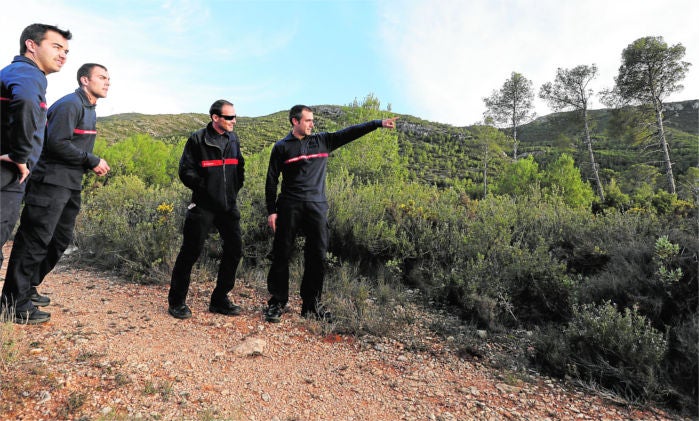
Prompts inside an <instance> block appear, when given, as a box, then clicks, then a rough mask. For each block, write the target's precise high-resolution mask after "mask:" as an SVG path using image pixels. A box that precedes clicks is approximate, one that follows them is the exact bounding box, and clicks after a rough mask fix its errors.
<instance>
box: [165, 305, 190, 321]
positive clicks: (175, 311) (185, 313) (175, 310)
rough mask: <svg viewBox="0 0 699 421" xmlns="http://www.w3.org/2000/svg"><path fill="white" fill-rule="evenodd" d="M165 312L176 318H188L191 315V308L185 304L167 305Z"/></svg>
mask: <svg viewBox="0 0 699 421" xmlns="http://www.w3.org/2000/svg"><path fill="white" fill-rule="evenodd" d="M167 312H168V313H170V315H171V316H172V317H174V318H176V319H189V318H190V317H192V310H190V309H189V307H187V304H180V305H178V306H175V307H168V309H167Z"/></svg>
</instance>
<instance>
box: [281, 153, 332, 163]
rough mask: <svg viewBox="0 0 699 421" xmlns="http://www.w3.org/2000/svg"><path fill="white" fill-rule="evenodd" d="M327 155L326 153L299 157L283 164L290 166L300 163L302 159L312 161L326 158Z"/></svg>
mask: <svg viewBox="0 0 699 421" xmlns="http://www.w3.org/2000/svg"><path fill="white" fill-rule="evenodd" d="M327 157H328V154H327V153H314V154H312V155H299V156H297V157H295V158H291V159H287V160H286V161H284V163H285V164H291V163H294V162H298V161H301V160H302V159H314V158H327Z"/></svg>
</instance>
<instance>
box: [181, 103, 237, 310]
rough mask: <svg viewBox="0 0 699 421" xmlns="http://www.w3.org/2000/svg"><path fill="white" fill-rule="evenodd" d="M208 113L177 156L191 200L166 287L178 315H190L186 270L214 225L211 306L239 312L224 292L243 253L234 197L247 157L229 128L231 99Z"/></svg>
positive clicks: (232, 116)
mask: <svg viewBox="0 0 699 421" xmlns="http://www.w3.org/2000/svg"><path fill="white" fill-rule="evenodd" d="M209 116H210V118H211V122H210V123H209V124H208V125H207V126H206V127H205V128H203V129H200V130H198V131H196V132H194V133H193V134H192V135H191V136H190V137H189V139H188V140H187V143H186V144H185V147H184V151H183V152H182V158H181V159H180V168H179V176H180V180H182V183H184V185H185V186H187V187H189V188H190V189H191V190H192V200H191V203H190V204H189V206H188V207H187V214H186V216H185V221H184V228H183V231H182V237H183V238H182V247H181V248H180V252H179V254H178V255H177V260H176V261H175V267H174V268H173V270H172V278H171V280H170V292H169V293H168V312H169V313H170V315H171V316H172V317H175V318H177V319H188V318H190V317H192V311H191V310H190V308H189V307H188V306H187V304H186V299H187V292H188V290H189V283H190V276H191V273H192V267H193V266H194V263H195V262H196V261H197V259H198V258H199V255H200V254H201V251H202V249H203V248H204V243H205V241H206V238H207V236H208V233H209V230H210V228H211V227H212V226H215V227H216V229H218V232H219V234H220V235H221V240H222V241H223V255H222V256H221V263H220V264H219V269H218V278H217V280H216V287H215V288H214V290H213V292H212V293H211V299H210V301H209V311H210V312H212V313H218V314H224V315H227V316H235V315H237V314H240V312H241V308H240V307H239V306H237V305H236V304H234V303H232V302H231V301H230V299H229V298H228V293H229V292H230V291H231V290H232V289H233V287H234V286H235V273H236V270H237V269H238V263H239V262H240V258H241V257H242V255H243V242H242V238H241V231H240V212H239V210H238V206H237V197H238V191H240V189H241V187H243V181H244V179H245V172H244V167H245V161H244V160H243V156H242V154H241V153H240V143H239V141H238V136H237V135H236V134H235V133H234V132H233V128H234V127H235V123H236V115H235V107H234V106H233V104H232V103H230V102H228V101H226V100H223V99H221V100H218V101H216V102H214V103H213V104H212V105H211V108H210V109H209Z"/></svg>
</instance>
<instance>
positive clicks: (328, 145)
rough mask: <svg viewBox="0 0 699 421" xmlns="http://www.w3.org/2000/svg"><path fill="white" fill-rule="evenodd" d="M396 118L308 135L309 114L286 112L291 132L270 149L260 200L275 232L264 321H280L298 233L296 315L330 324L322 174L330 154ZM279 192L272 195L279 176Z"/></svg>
mask: <svg viewBox="0 0 699 421" xmlns="http://www.w3.org/2000/svg"><path fill="white" fill-rule="evenodd" d="M397 118H398V117H393V118H388V119H384V120H373V121H369V122H366V123H362V124H357V125H354V126H350V127H347V128H345V129H342V130H340V131H337V132H334V133H326V132H323V133H315V134H314V133H312V132H313V127H314V123H313V110H312V109H311V108H310V107H307V106H305V105H295V106H294V107H292V108H291V110H289V122H290V123H291V125H292V130H291V132H290V133H289V134H288V135H287V136H286V137H285V138H284V139H282V140H280V141H278V142H277V143H275V144H274V147H273V148H272V153H271V155H270V157H269V167H268V169H267V181H266V185H265V197H266V204H267V214H268V215H269V216H268V217H267V223H268V225H269V226H270V228H272V230H273V231H274V243H273V245H272V266H271V267H270V270H269V274H268V276H267V290H268V291H269V293H270V294H271V297H270V299H269V300H268V302H267V304H268V307H267V310H266V311H265V319H266V320H267V321H268V322H274V323H276V322H279V321H280V320H281V316H282V312H283V309H284V307H285V306H286V304H287V302H288V300H289V259H290V257H291V252H292V250H293V246H294V240H295V238H296V234H297V232H298V231H300V232H302V233H303V234H304V235H305V236H306V244H305V252H304V272H303V279H302V280H301V299H302V301H303V303H302V307H301V315H302V316H304V317H313V318H316V319H323V320H326V321H330V319H331V317H330V313H329V312H327V311H326V310H324V309H323V308H322V306H321V301H320V300H321V295H322V293H323V282H324V279H325V258H326V256H325V255H326V252H327V249H328V217H327V212H328V203H327V199H326V198H325V175H326V167H327V160H328V156H329V154H330V152H332V151H333V150H335V149H337V148H339V147H341V146H343V145H345V144H347V143H349V142H351V141H353V140H355V139H358V138H360V137H362V136H364V135H365V134H367V133H370V132H372V131H374V130H376V129H377V128H379V127H385V128H390V129H393V128H395V127H396V119H397ZM280 175H281V176H282V187H281V193H280V194H279V196H277V185H278V183H279V176H280Z"/></svg>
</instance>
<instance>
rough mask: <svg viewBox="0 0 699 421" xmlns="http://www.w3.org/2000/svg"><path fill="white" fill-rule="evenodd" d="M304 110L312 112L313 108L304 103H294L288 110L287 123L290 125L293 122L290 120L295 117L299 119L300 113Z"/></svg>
mask: <svg viewBox="0 0 699 421" xmlns="http://www.w3.org/2000/svg"><path fill="white" fill-rule="evenodd" d="M304 111H308V112H311V113H312V112H313V109H311V107H308V106H306V105H294V106H293V107H291V109H290V110H289V123H291V125H293V124H294V122H293V121H292V120H293V119H296V121H301V114H302V113H303V112H304Z"/></svg>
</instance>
